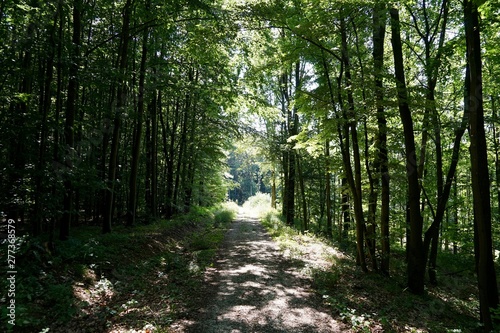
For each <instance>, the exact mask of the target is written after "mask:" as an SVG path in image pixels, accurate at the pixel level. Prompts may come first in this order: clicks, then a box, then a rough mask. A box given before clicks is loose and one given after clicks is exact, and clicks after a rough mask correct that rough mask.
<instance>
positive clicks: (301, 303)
mask: <svg viewBox="0 0 500 333" xmlns="http://www.w3.org/2000/svg"><path fill="white" fill-rule="evenodd" d="M217 258H218V259H217V260H216V262H215V265H214V268H212V269H210V270H208V271H207V273H206V287H207V288H206V293H205V297H204V303H203V304H202V306H201V308H200V309H199V311H198V312H197V313H194V314H191V315H190V317H191V318H192V319H190V320H185V321H184V322H182V323H178V324H177V325H175V328H174V327H173V328H174V331H175V332H199V333H223V332H231V333H236V332H241V333H247V332H248V333H249V332H266V333H268V332H294V333H295V332H347V331H349V330H348V329H346V328H345V327H344V325H343V324H342V323H340V322H337V321H336V320H334V319H333V318H332V317H331V316H330V315H329V314H328V312H327V311H326V310H324V309H322V306H321V300H320V299H319V298H318V296H317V295H315V294H314V293H313V292H312V291H311V290H310V289H309V286H310V280H308V279H307V278H306V277H305V276H304V275H303V274H301V273H300V272H299V270H298V269H297V268H295V267H294V264H293V262H292V261H291V260H288V259H285V258H284V257H283V256H282V255H281V253H280V251H279V249H278V246H277V245H276V243H275V242H274V241H272V240H271V238H270V237H269V235H268V234H267V233H266V231H265V229H264V227H263V226H262V225H261V224H260V223H259V221H258V220H257V219H256V218H252V217H250V216H245V215H242V214H240V215H239V216H238V218H237V219H236V221H235V222H233V223H232V225H231V228H230V230H229V231H228V233H227V235H226V238H225V240H224V242H223V244H222V248H221V250H220V252H219V254H218V257H217Z"/></svg>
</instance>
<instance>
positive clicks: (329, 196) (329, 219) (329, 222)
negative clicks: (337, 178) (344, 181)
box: [325, 140, 333, 239]
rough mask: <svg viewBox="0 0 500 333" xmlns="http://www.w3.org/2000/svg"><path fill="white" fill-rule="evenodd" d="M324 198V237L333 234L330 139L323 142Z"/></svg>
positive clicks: (329, 237)
mask: <svg viewBox="0 0 500 333" xmlns="http://www.w3.org/2000/svg"><path fill="white" fill-rule="evenodd" d="M325 161H326V165H325V169H326V172H325V186H326V191H325V192H326V193H325V200H326V237H328V239H331V238H332V235H333V224H332V223H333V219H332V180H331V174H330V141H329V140H326V142H325Z"/></svg>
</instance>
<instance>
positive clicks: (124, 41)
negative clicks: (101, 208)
mask: <svg viewBox="0 0 500 333" xmlns="http://www.w3.org/2000/svg"><path fill="white" fill-rule="evenodd" d="M131 3H132V0H127V2H126V3H125V7H124V9H123V26H122V32H121V40H120V49H119V53H118V54H119V59H120V61H119V68H118V69H119V73H120V79H119V83H118V92H117V99H118V100H117V103H116V110H115V112H114V113H115V115H114V121H113V137H112V141H111V152H110V157H109V166H108V192H107V195H106V206H105V215H104V221H103V227H102V231H103V233H109V232H111V224H112V221H113V211H114V203H115V200H114V191H115V181H116V172H117V166H118V165H117V161H118V146H119V139H120V127H121V118H122V113H123V111H124V108H125V104H126V103H125V102H126V83H125V78H124V77H123V76H124V75H125V73H126V71H127V63H128V43H129V39H130V36H129V35H130V34H129V28H130V15H131V12H132V8H131V7H132V5H131Z"/></svg>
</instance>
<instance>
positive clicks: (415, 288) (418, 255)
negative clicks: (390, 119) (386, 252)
mask: <svg viewBox="0 0 500 333" xmlns="http://www.w3.org/2000/svg"><path fill="white" fill-rule="evenodd" d="M390 13H391V31H392V48H393V53H394V71H395V76H396V85H397V89H398V104H399V114H400V118H401V122H402V124H403V130H404V137H405V150H406V175H407V179H408V205H409V220H410V226H409V229H410V230H409V242H408V243H407V247H408V271H407V274H408V287H409V288H410V290H411V291H412V292H413V293H415V294H423V293H424V277H425V258H424V253H423V242H422V229H423V220H422V215H421V214H420V185H419V182H418V170H417V165H416V150H415V137H414V132H413V119H412V116H411V112H410V107H409V105H408V92H407V89H406V80H405V73H404V63H403V49H402V44H401V35H400V22H399V12H398V10H397V9H394V8H391V10H390Z"/></svg>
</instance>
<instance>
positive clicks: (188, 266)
mask: <svg viewBox="0 0 500 333" xmlns="http://www.w3.org/2000/svg"><path fill="white" fill-rule="evenodd" d="M237 208H238V207H237V206H235V205H234V203H227V204H222V205H218V206H215V207H196V208H194V209H193V210H192V211H191V212H190V213H189V214H186V215H179V216H177V217H176V218H174V219H172V220H159V221H158V222H157V223H152V224H148V225H142V226H137V227H135V228H125V227H117V228H116V230H115V231H116V232H114V233H111V234H99V230H98V228H96V227H82V228H80V229H79V232H78V233H76V234H75V236H74V237H72V238H71V239H70V240H68V241H64V242H62V241H58V242H56V244H55V247H56V251H55V252H50V251H49V250H48V249H47V248H46V246H45V245H46V243H45V240H44V237H40V238H32V237H23V238H19V239H18V243H19V244H18V245H19V251H18V253H17V258H16V259H17V261H16V264H17V270H18V276H17V278H18V280H17V290H16V303H18V304H19V307H17V308H16V312H17V313H16V314H17V318H20V319H19V321H16V325H17V326H19V327H22V328H23V329H26V330H30V331H39V330H41V329H42V328H47V327H49V328H53V327H55V326H64V327H65V325H66V326H68V325H69V326H68V327H71V325H72V323H73V322H75V321H76V322H78V320H80V318H82V315H83V313H84V312H87V311H91V312H95V317H93V318H94V320H95V325H105V322H102V321H101V319H102V318H101V319H99V318H100V317H99V316H101V315H102V316H104V317H103V318H108V317H109V318H112V317H114V316H125V317H127V316H128V315H127V313H128V312H130V311H131V310H133V312H134V313H135V311H138V312H137V313H138V315H139V314H140V316H143V317H144V318H145V317H147V316H148V315H147V314H146V313H145V312H144V311H146V310H145V309H146V308H144V306H145V304H147V302H149V303H151V302H153V303H154V302H158V304H160V303H161V304H165V300H166V301H168V303H169V304H171V306H170V305H169V306H168V307H167V308H166V309H164V310H163V311H166V312H167V313H165V315H164V316H165V318H170V319H169V320H167V319H165V320H166V321H165V322H156V326H157V327H158V329H160V328H161V327H162V326H165V325H168V324H169V323H170V322H171V320H172V318H174V317H175V316H176V315H177V312H176V311H181V310H182V307H181V308H177V309H176V306H180V304H185V305H183V306H189V304H191V303H190V302H192V301H193V300H191V299H190V298H189V295H190V294H192V293H193V292H194V290H195V289H196V288H199V287H200V285H201V273H203V271H204V269H205V268H206V267H209V266H211V265H212V264H213V259H214V257H215V254H216V251H217V249H218V247H219V245H220V243H221V242H222V240H223V238H224V234H225V231H226V229H227V226H228V225H229V223H230V222H231V221H232V219H233V218H234V217H235V214H236V211H237ZM3 283H5V281H3V282H2V284H3ZM158 283H161V284H162V287H161V288H162V290H161V292H158V291H156V290H152V289H154V287H153V286H155V285H157V284H158ZM151 292H153V294H156V295H162V296H161V297H163V298H164V300H163V301H162V302H159V300H158V299H155V298H154V296H153V295H149V294H148V293H151ZM148 298H152V301H150V300H148ZM104 303H105V304H106V306H105V307H104V306H101V305H102V304H104ZM176 304H177V305H176ZM148 306H155V305H154V304H149V305H148ZM47 309H49V310H50V311H47ZM147 309H149V307H148V308H147ZM167 310H168V311H167ZM2 311H3V310H2ZM148 311H149V310H148ZM158 311H160V310H158ZM148 313H149V312H148ZM144 318H136V319H135V321H136V322H137V323H138V324H140V323H142V322H143V319H144ZM94 320H93V321H94ZM79 325H88V324H79ZM134 325H135V324H134ZM69 330H71V328H70V329H69Z"/></svg>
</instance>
